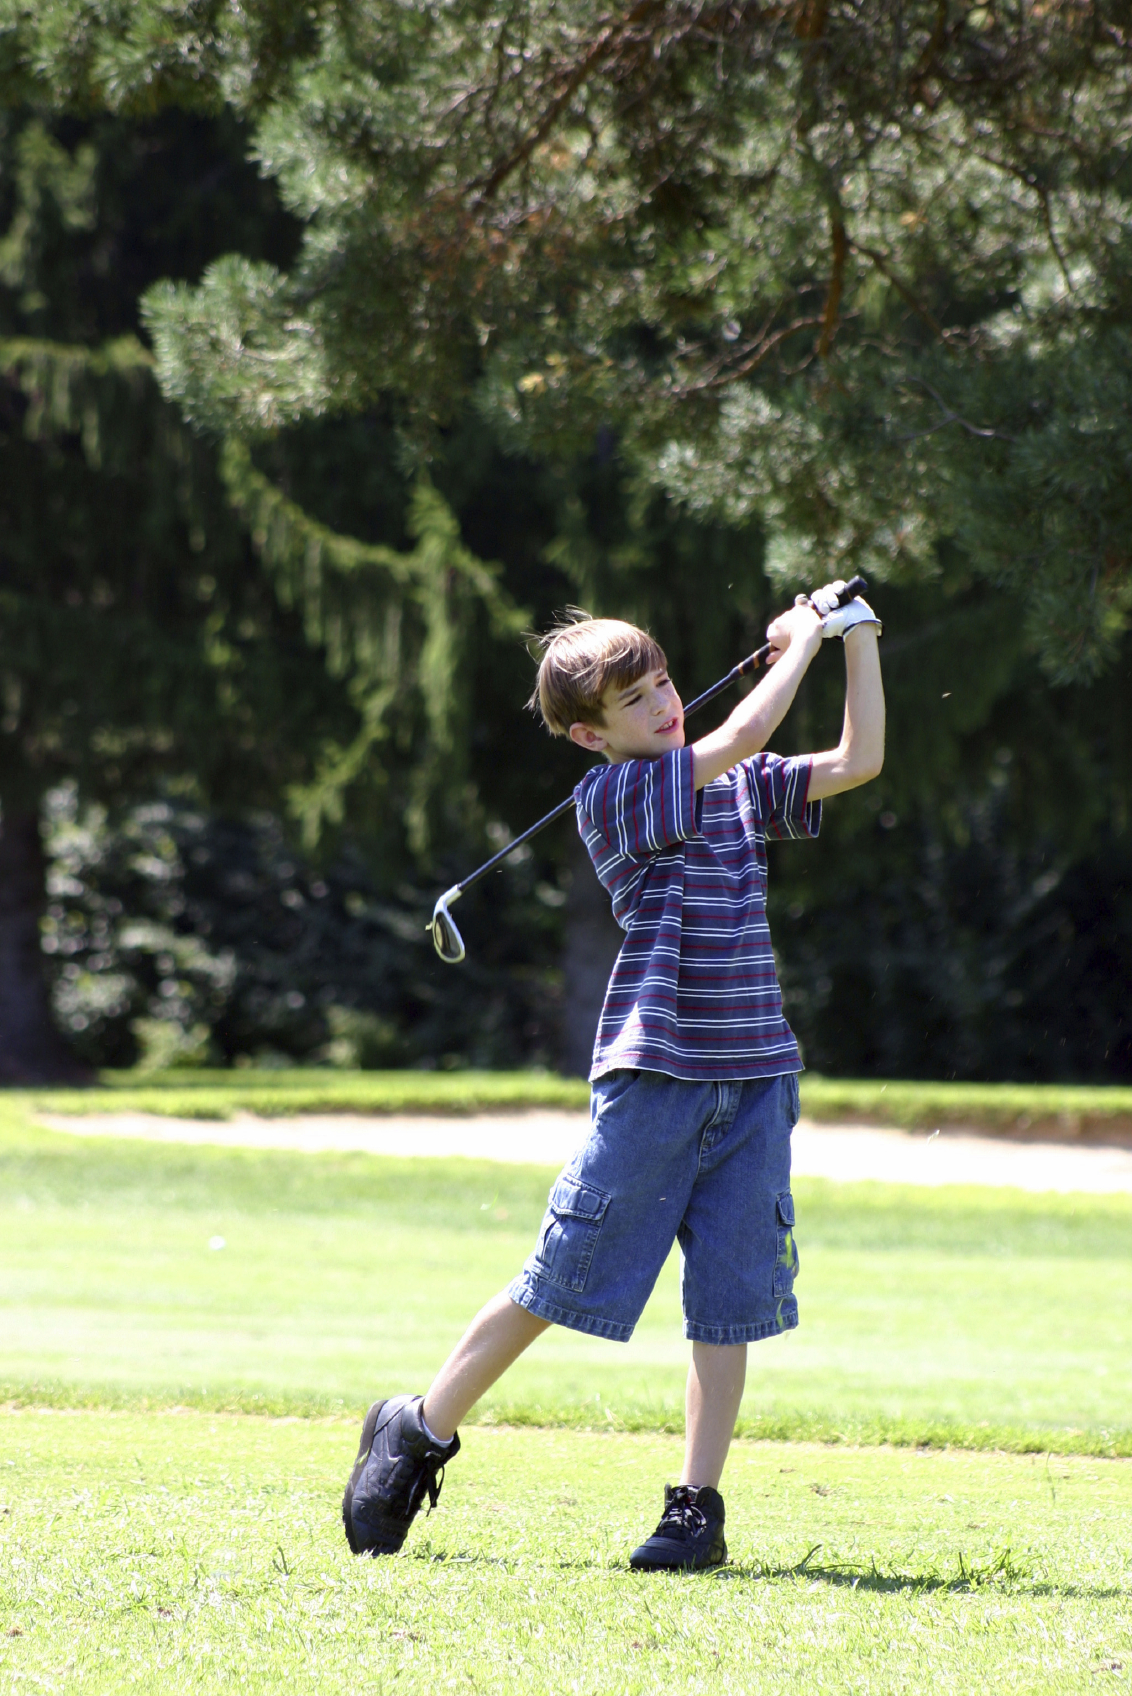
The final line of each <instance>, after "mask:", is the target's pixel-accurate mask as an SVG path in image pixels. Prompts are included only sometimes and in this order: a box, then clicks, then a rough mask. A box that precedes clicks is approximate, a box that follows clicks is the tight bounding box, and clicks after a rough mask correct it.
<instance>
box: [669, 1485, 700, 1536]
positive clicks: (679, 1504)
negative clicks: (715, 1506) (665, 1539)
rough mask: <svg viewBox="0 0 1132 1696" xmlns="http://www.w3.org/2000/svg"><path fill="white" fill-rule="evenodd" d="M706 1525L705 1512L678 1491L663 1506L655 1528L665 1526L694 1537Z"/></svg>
mask: <svg viewBox="0 0 1132 1696" xmlns="http://www.w3.org/2000/svg"><path fill="white" fill-rule="evenodd" d="M706 1525H707V1514H706V1513H705V1512H704V1510H703V1508H700V1507H697V1506H696V1504H695V1502H693V1501H690V1500H689V1499H688V1497H687V1496H686V1495H684V1494H683V1493H682V1492H680V1491H678V1492H677V1493H676V1494H675V1495H674V1496H673V1498H672V1500H671V1501H670V1502H669V1504H668V1506H667V1507H666V1508H665V1510H664V1513H663V1515H662V1517H661V1521H660V1525H658V1526H657V1530H658V1531H660V1530H662V1529H663V1528H664V1527H665V1526H671V1527H672V1528H673V1529H679V1530H680V1531H682V1532H683V1533H684V1534H685V1536H692V1537H696V1536H698V1535H699V1533H700V1532H701V1531H702V1530H703V1529H704V1527H705V1526H706Z"/></svg>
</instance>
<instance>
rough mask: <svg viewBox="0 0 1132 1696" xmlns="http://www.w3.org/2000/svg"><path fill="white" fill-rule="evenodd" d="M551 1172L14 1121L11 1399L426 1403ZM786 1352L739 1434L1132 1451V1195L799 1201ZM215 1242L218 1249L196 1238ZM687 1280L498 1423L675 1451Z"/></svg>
mask: <svg viewBox="0 0 1132 1696" xmlns="http://www.w3.org/2000/svg"><path fill="white" fill-rule="evenodd" d="M551 1176H552V1174H550V1173H547V1172H544V1171H539V1170H537V1169H529V1168H524V1167H513V1166H493V1165H489V1164H487V1163H484V1162H474V1161H430V1160H420V1161H411V1160H405V1161H398V1160H379V1159H374V1158H371V1157H368V1156H365V1155H338V1156H334V1155H325V1156H311V1155H290V1154H282V1153H267V1152H260V1151H244V1150H229V1149H214V1148H200V1147H188V1146H177V1145H160V1144H146V1143H141V1142H113V1141H108V1140H102V1139H98V1140H93V1141H88V1140H85V1139H82V1140H79V1139H74V1138H71V1137H67V1136H63V1135H56V1134H53V1133H51V1132H47V1131H43V1130H38V1129H35V1128H33V1127H31V1126H29V1125H28V1124H27V1123H26V1122H25V1121H24V1120H23V1119H22V1117H21V1116H20V1115H19V1114H18V1113H13V1112H9V1114H8V1115H7V1117H6V1118H4V1119H0V1400H4V1399H7V1400H8V1401H9V1402H12V1403H18V1404H25V1405H51V1406H58V1407H66V1406H75V1405H87V1406H116V1407H122V1408H130V1407H135V1408H136V1407H143V1406H144V1407H163V1406H164V1407H168V1406H171V1405H178V1404H182V1405H188V1406H196V1407H200V1408H216V1409H224V1408H230V1409H237V1410H245V1411H247V1410H252V1411H255V1410H260V1411H268V1412H274V1413H280V1414H284V1413H287V1414H309V1413H320V1412H323V1413H326V1412H334V1411H342V1410H346V1409H350V1410H353V1409H360V1408H362V1407H364V1406H365V1404H366V1403H367V1402H368V1400H369V1399H370V1397H371V1395H373V1394H374V1393H376V1392H377V1391H379V1390H383V1391H386V1392H392V1391H396V1390H401V1389H414V1388H420V1387H423V1386H424V1385H425V1384H426V1383H427V1381H428V1379H429V1378H430V1377H431V1375H432V1373H433V1372H434V1371H435V1369H436V1367H437V1366H438V1364H439V1363H440V1361H441V1360H442V1359H443V1357H444V1355H445V1354H446V1353H447V1351H448V1349H449V1347H450V1346H451V1344H452V1343H453V1342H454V1340H455V1338H456V1337H457V1336H458V1335H459V1333H460V1331H461V1330H462V1329H463V1327H464V1325H465V1323H466V1321H467V1320H468V1318H469V1317H470V1315H471V1314H472V1312H473V1311H475V1309H476V1308H477V1307H478V1306H479V1305H480V1303H481V1302H483V1301H484V1300H486V1299H487V1298H488V1297H489V1296H490V1295H492V1294H494V1293H495V1292H496V1291H497V1290H498V1289H500V1288H501V1287H502V1286H503V1285H504V1284H505V1283H506V1282H507V1281H508V1280H509V1278H510V1277H511V1276H512V1275H513V1274H514V1272H515V1271H516V1270H517V1269H518V1267H519V1266H520V1265H521V1263H522V1261H523V1259H524V1257H525V1255H526V1254H527V1252H528V1250H529V1248H530V1246H531V1243H532V1241H533V1237H534V1233H535V1230H536V1228H537V1225H538V1222H539V1219H540V1217H541V1213H542V1208H543V1204H544V1201H545V1196H546V1190H547V1187H548V1183H549V1180H550V1177H551ZM796 1196H797V1203H798V1218H799V1225H798V1241H799V1245H800V1250H801V1263H802V1265H801V1276H800V1278H799V1283H798V1293H799V1299H800V1304H801V1310H802V1325H801V1328H800V1330H798V1331H797V1332H795V1333H792V1334H790V1335H787V1336H785V1337H782V1338H778V1339H775V1340H774V1341H772V1342H768V1343H764V1344H760V1345H759V1346H758V1347H756V1348H755V1349H754V1350H753V1351H752V1366H751V1372H750V1378H749V1386H748V1392H747V1396H746V1398H745V1400H744V1404H743V1411H742V1416H741V1428H742V1429H743V1430H744V1431H746V1432H747V1433H749V1434H751V1435H761V1436H768V1437H784V1438H785V1437H793V1438H798V1437H806V1438H821V1439H829V1440H838V1441H845V1440H851V1441H872V1442H875V1441H889V1442H895V1443H903V1444H917V1443H936V1444H939V1443H958V1444H963V1445H967V1446H971V1447H984V1448H987V1447H992V1446H999V1447H1009V1448H1013V1449H1016V1450H1026V1449H1039V1448H1054V1449H1059V1450H1061V1451H1064V1452H1076V1453H1096V1454H1109V1455H1115V1454H1132V1418H1130V1417H1129V1412H1128V1410H1129V1407H1132V1198H1124V1197H1091V1196H1074V1197H1051V1196H1030V1195H1024V1194H1021V1193H1018V1192H1011V1191H1001V1190H978V1189H954V1190H948V1189H940V1190H928V1189H911V1188H908V1189H903V1188H898V1187H894V1186H883V1185H875V1184H862V1185H847V1186H838V1185H833V1184H829V1183H824V1182H820V1181H816V1180H809V1181H801V1180H800V1181H799V1182H798V1183H797V1186H796ZM219 1237H222V1238H223V1239H224V1242H225V1247H224V1248H223V1249H218V1250H213V1249H211V1248H210V1247H209V1243H210V1241H211V1240H212V1239H214V1238H219ZM686 1359H687V1345H686V1344H685V1343H684V1342H683V1341H682V1339H681V1337H680V1325H679V1298H678V1288H677V1267H676V1264H675V1260H673V1261H671V1262H670V1263H669V1265H668V1266H667V1267H666V1269H665V1271H664V1273H663V1275H662V1277H661V1280H660V1283H659V1284H658V1287H657V1290H656V1292H655V1294H654V1296H653V1299H652V1301H651V1303H650V1305H649V1307H648V1309H647V1311H646V1313H645V1315H644V1318H643V1319H642V1322H641V1324H640V1326H639V1327H638V1330H637V1333H636V1335H635V1337H634V1339H633V1341H632V1342H631V1343H630V1344H628V1345H624V1346H621V1345H616V1344H612V1343H605V1342H601V1341H599V1340H596V1339H590V1338H586V1337H583V1336H580V1335H577V1334H574V1333H569V1332H565V1331H561V1330H558V1329H554V1330H552V1331H551V1332H549V1333H548V1334H547V1336H546V1337H545V1338H543V1339H541V1340H540V1342H539V1343H538V1344H537V1345H536V1347H535V1348H533V1349H532V1350H531V1351H530V1353H529V1354H528V1355H527V1356H526V1357H525V1358H524V1359H523V1360H522V1361H521V1362H520V1363H519V1364H518V1365H517V1366H516V1368H515V1369H514V1370H513V1371H512V1372H511V1373H510V1374H508V1376H507V1377H506V1378H505V1379H504V1380H503V1381H502V1383H501V1384H500V1385H499V1386H498V1387H497V1389H496V1390H495V1391H494V1392H493V1393H492V1395H491V1396H490V1397H488V1398H487V1400H486V1401H485V1403H484V1404H483V1407H482V1409H481V1411H480V1414H479V1418H480V1419H481V1420H484V1421H489V1422H490V1421H496V1422H499V1421H509V1422H517V1421H522V1422H527V1423H538V1424H542V1425H555V1424H558V1425H567V1426H574V1427H595V1426H597V1427H602V1428H612V1429H617V1430H645V1429H651V1430H672V1431H676V1430H679V1429H680V1428H681V1426H682V1412H681V1409H682V1385H683V1377H684V1372H685V1367H686Z"/></svg>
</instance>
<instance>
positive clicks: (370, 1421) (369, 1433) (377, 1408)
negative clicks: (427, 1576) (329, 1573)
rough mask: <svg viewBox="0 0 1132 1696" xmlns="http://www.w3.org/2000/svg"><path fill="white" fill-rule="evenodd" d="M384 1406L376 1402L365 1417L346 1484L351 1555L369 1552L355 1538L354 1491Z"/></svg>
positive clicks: (345, 1515) (344, 1505) (345, 1522)
mask: <svg viewBox="0 0 1132 1696" xmlns="http://www.w3.org/2000/svg"><path fill="white" fill-rule="evenodd" d="M384 1406H385V1402H384V1401H380V1402H374V1404H373V1406H372V1407H371V1408H370V1410H369V1412H368V1413H367V1414H366V1416H365V1420H364V1421H363V1423H362V1436H361V1442H360V1444H359V1447H358V1458H357V1460H356V1461H355V1462H354V1470H353V1472H351V1474H350V1477H349V1480H348V1482H347V1484H346V1493H345V1495H344V1496H343V1497H342V1524H343V1525H344V1527H345V1529H346V1541H347V1543H349V1545H350V1550H351V1553H352V1554H355V1555H364V1554H368V1552H369V1551H368V1550H366V1549H360V1548H359V1547H358V1544H357V1542H356V1541H355V1538H354V1490H355V1488H356V1487H357V1482H358V1479H359V1478H360V1477H361V1475H362V1473H363V1471H364V1470H365V1464H366V1461H367V1460H368V1459H369V1452H370V1450H371V1449H372V1448H373V1437H374V1432H375V1431H376V1430H377V1422H378V1420H379V1419H380V1418H381V1410H382V1408H383V1407H384Z"/></svg>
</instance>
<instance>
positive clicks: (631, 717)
mask: <svg viewBox="0 0 1132 1696" xmlns="http://www.w3.org/2000/svg"><path fill="white" fill-rule="evenodd" d="M601 717H602V722H601V724H584V723H578V724H572V725H571V726H570V740H571V741H572V742H576V743H577V744H578V746H579V748H584V749H585V750H586V752H587V753H590V754H604V755H605V757H606V759H607V760H609V762H610V763H611V764H612V765H620V764H621V763H622V762H623V761H624V760H656V759H659V758H660V756H661V754H667V753H669V752H670V750H671V749H673V748H682V747H683V746H684V707H683V704H682V703H681V700H680V697H679V695H678V694H677V693H676V690H675V688H674V687H673V684H672V679H671V678H670V677H669V675H668V673H667V672H666V671H647V672H646V673H645V675H644V676H643V677H638V679H637V681H636V682H635V683H629V684H624V685H621V686H618V685H616V684H610V686H609V688H608V689H607V690H606V691H605V694H604V695H603V696H602V698H601Z"/></svg>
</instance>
